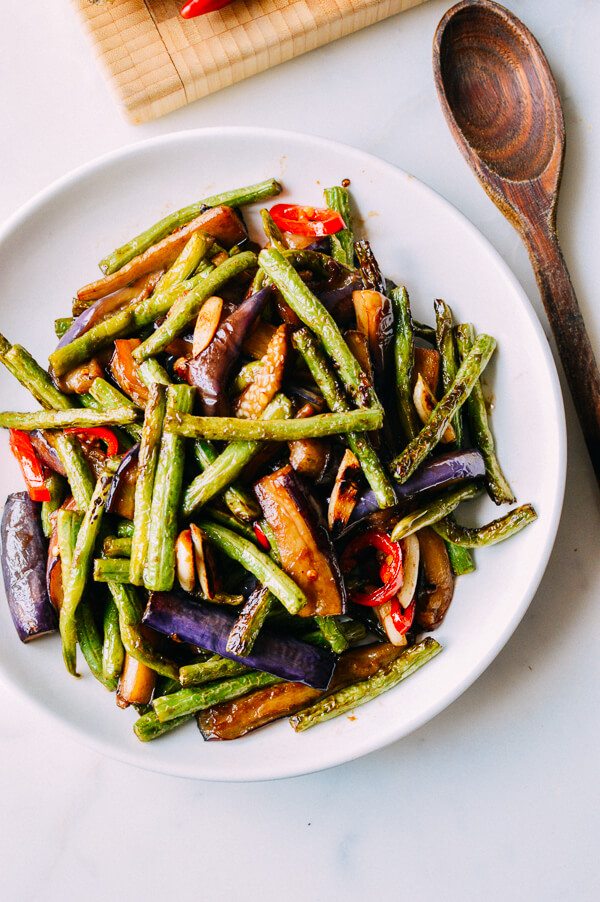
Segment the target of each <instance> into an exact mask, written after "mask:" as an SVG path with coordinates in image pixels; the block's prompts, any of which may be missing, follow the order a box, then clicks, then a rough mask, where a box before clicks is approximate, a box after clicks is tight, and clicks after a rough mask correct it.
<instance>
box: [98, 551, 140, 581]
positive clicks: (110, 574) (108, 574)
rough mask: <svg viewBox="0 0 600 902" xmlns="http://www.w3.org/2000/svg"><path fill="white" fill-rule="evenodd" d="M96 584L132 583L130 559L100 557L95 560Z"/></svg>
mask: <svg viewBox="0 0 600 902" xmlns="http://www.w3.org/2000/svg"><path fill="white" fill-rule="evenodd" d="M93 578H94V582H97V583H108V582H113V583H127V584H130V583H131V577H130V575H129V558H128V557H111V558H104V557H99V558H96V559H95V560H94V569H93Z"/></svg>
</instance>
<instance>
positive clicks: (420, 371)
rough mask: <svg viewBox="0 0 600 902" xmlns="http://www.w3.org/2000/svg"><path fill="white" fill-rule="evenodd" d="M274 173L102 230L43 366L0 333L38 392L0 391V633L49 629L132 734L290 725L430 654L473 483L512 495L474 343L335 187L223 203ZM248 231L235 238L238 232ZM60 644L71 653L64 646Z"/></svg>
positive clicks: (461, 552) (476, 534)
mask: <svg viewBox="0 0 600 902" xmlns="http://www.w3.org/2000/svg"><path fill="white" fill-rule="evenodd" d="M280 191H281V186H280V185H279V184H278V182H276V181H275V180H274V179H269V180H267V181H265V182H263V183H260V184H257V185H252V186H250V187H246V188H242V189H238V190H234V191H228V192H225V193H223V194H221V195H216V196H214V197H210V198H207V199H205V200H203V201H200V202H198V203H194V204H191V205H190V206H188V207H186V208H184V209H182V210H179V211H177V212H175V213H173V214H171V215H169V216H167V217H165V218H164V219H162V220H160V221H159V222H157V223H155V224H154V225H153V226H152V227H151V228H149V229H148V230H146V231H145V232H143V233H142V234H140V235H138V236H136V237H135V238H133V239H132V240H131V241H129V242H127V244H125V245H123V246H122V247H119V248H117V250H115V251H113V253H111V254H109V255H108V256H107V257H106V258H105V259H104V260H103V261H101V263H100V268H101V270H102V276H101V278H99V279H97V280H96V281H94V282H92V283H90V284H88V285H85V286H84V287H83V288H81V289H80V290H79V291H78V292H77V296H76V297H75V299H74V301H73V310H72V315H71V316H68V317H64V318H62V319H59V320H56V322H55V331H56V334H57V336H58V338H59V341H58V345H57V347H56V349H55V350H54V351H52V353H51V354H50V358H49V366H48V368H47V369H46V368H44V367H43V366H42V365H40V364H39V363H37V362H36V360H34V358H33V357H32V356H31V355H30V354H29V353H28V351H26V350H25V348H23V347H22V346H20V345H12V344H11V343H10V342H9V341H8V340H7V339H6V338H4V337H3V336H0V361H1V362H2V363H3V364H4V366H5V367H6V369H7V370H8V371H9V373H10V374H11V375H12V376H13V377H14V378H16V379H17V380H18V381H19V382H20V383H21V384H22V385H23V386H24V387H25V388H27V389H28V390H29V391H30V392H31V394H32V395H33V397H34V399H35V400H36V401H37V402H38V404H39V409H38V410H37V411H35V412H27V413H25V412H23V413H20V412H6V413H0V426H2V427H5V428H6V429H8V430H10V433H9V435H10V448H11V451H12V453H13V454H14V456H15V457H16V459H17V461H18V463H19V465H20V468H21V471H22V474H23V478H24V480H25V484H26V491H22V492H17V493H15V494H12V495H10V496H9V497H8V499H7V501H6V505H5V508H4V515H3V518H2V524H1V534H2V570H3V576H4V584H5V589H6V596H7V599H8V604H9V606H10V611H11V614H12V618H13V620H14V624H15V627H16V629H17V632H18V635H19V637H20V639H21V640H22V641H23V642H27V641H29V640H30V639H33V638H36V637H38V636H41V635H44V634H46V633H52V632H58V633H59V635H60V642H61V644H62V655H63V659H64V663H65V666H66V669H67V671H68V672H69V673H70V674H72V675H73V676H77V675H78V674H79V668H80V666H81V661H80V660H79V661H78V657H82V658H83V659H85V663H86V664H87V667H88V668H89V671H90V672H91V674H92V675H93V676H94V677H95V678H96V679H97V680H98V681H99V682H100V683H102V685H103V686H104V687H106V689H107V690H108V691H109V692H111V693H115V696H116V702H117V705H118V706H119V707H121V708H126V707H128V706H134V708H135V709H136V710H137V711H138V713H139V718H138V720H137V721H136V722H135V724H134V731H135V733H136V735H137V736H138V738H139V739H140V740H142V741H148V740H151V739H156V738H157V737H160V736H162V735H164V734H165V733H167V732H169V731H171V730H173V729H175V728H176V727H179V726H181V725H182V724H184V723H186V722H187V721H190V720H192V719H196V720H197V723H198V726H199V728H200V731H201V733H202V735H203V736H204V738H205V739H222V740H223V739H236V738H238V737H241V736H243V735H244V734H246V733H248V732H250V731H252V730H255V729H257V728H258V727H262V726H264V725H266V724H269V723H271V722H272V721H275V720H277V719H279V718H282V717H288V718H289V720H290V723H291V725H292V727H293V728H294V730H296V731H298V732H301V731H303V730H307V729H309V728H310V727H313V726H314V725H316V724H319V723H322V722H323V721H326V720H329V719H330V718H332V717H336V716H338V715H340V714H343V713H345V712H349V711H351V710H353V709H355V708H357V707H358V706H359V705H362V704H364V703H365V702H367V701H369V700H370V699H372V698H375V697H377V696H378V695H380V694H381V693H383V692H385V691H387V690H388V689H391V688H393V687H394V686H396V685H397V684H398V683H400V682H401V681H402V680H404V679H405V678H406V677H408V676H409V675H410V674H412V673H413V672H414V671H416V670H417V669H419V668H420V667H422V666H423V665H424V664H426V663H427V662H428V661H430V659H432V658H433V657H434V656H435V655H437V654H438V653H439V652H440V651H441V646H440V644H439V643H438V642H437V641H436V640H435V639H434V638H432V637H431V636H429V635H425V634H426V633H429V632H430V631H432V630H435V629H436V627H438V626H439V625H440V624H441V623H442V621H443V619H444V617H445V616H446V614H447V612H448V609H449V607H450V604H451V601H452V597H453V595H454V591H455V583H456V578H457V577H458V576H461V575H466V574H469V573H470V572H471V571H473V570H474V569H475V560H474V557H473V551H472V549H474V548H479V547H480V546H483V545H492V544H494V543H495V542H500V541H503V540H504V539H507V538H509V537H510V536H512V535H514V534H515V533H517V532H518V531H520V530H521V529H523V528H524V527H525V526H527V525H528V524H529V523H531V522H532V521H533V520H535V517H536V514H535V511H534V510H533V508H532V507H531V505H529V504H525V505H522V506H520V507H513V508H512V509H510V510H509V512H508V513H505V514H504V515H503V516H500V517H499V518H498V519H496V520H494V521H493V522H491V523H488V524H486V525H483V526H480V527H478V528H475V527H472V526H468V527H467V526H462V525H460V516H459V519H455V515H456V514H457V508H459V505H461V504H463V503H466V502H468V501H471V500H472V499H475V498H477V497H478V496H479V495H481V494H482V493H483V492H487V493H488V495H489V496H490V497H491V498H492V499H493V501H494V502H495V503H496V504H498V505H505V504H513V502H515V498H514V495H513V492H512V490H511V488H510V486H509V484H508V482H507V479H506V477H505V476H504V474H503V472H502V470H501V468H500V464H499V463H498V459H497V456H496V451H495V445H494V438H493V435H492V431H491V428H490V420H489V411H488V406H487V404H486V398H485V394H484V388H483V386H482V382H481V377H482V374H483V372H484V370H485V367H486V366H487V364H488V362H489V360H490V358H491V357H492V355H493V353H494V349H495V345H496V342H495V341H494V339H493V338H492V337H491V336H490V335H486V334H483V333H482V334H478V333H477V332H476V330H475V328H474V326H473V325H471V324H470V323H456V322H455V320H454V318H453V314H452V311H451V309H450V307H449V306H448V304H446V303H445V302H444V301H442V300H436V301H435V303H434V307H433V311H432V322H431V325H426V324H423V323H420V322H416V321H415V320H413V318H412V315H411V308H410V302H409V297H408V294H407V291H406V289H405V288H403V287H402V286H400V285H396V284H394V283H393V282H392V281H390V280H389V279H388V278H386V277H385V276H384V275H382V272H381V270H380V267H379V264H378V262H377V259H376V256H375V254H374V252H373V249H372V248H371V246H370V244H369V242H368V241H367V240H365V238H362V237H358V236H357V235H355V233H354V230H353V225H352V212H351V209H352V203H351V197H350V194H349V191H348V187H347V186H345V187H342V186H336V187H332V188H329V189H327V190H326V191H325V194H324V199H323V201H322V203H321V204H320V206H318V207H312V206H308V205H298V204H293V203H276V204H275V205H273V206H271V209H270V210H267V209H263V210H262V211H261V219H262V225H263V230H264V235H263V237H262V238H261V239H260V243H256V242H255V240H254V239H255V238H256V236H252V237H251V236H249V234H248V231H247V228H246V224H245V222H244V218H243V215H242V213H241V211H240V208H241V207H243V206H244V205H246V204H252V203H257V202H262V201H265V200H267V199H269V198H271V197H274V196H276V195H278V194H279V193H280ZM261 245H262V247H261ZM78 650H79V654H78Z"/></svg>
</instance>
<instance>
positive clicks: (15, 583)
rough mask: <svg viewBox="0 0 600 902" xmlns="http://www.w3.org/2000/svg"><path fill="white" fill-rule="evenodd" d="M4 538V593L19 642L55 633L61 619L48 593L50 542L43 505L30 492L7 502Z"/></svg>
mask: <svg viewBox="0 0 600 902" xmlns="http://www.w3.org/2000/svg"><path fill="white" fill-rule="evenodd" d="M0 536H1V538H2V575H3V577H4V589H5V591H6V598H7V600H8V606H9V608H10V613H11V616H12V619H13V623H14V625H15V628H16V630H17V633H18V634H19V639H20V640H21V642H29V641H30V639H35V638H37V637H38V636H43V635H45V634H46V633H52V632H54V631H55V630H56V629H57V627H58V618H57V615H56V611H55V610H54V607H53V606H52V604H51V602H50V599H49V598H48V592H47V589H46V560H47V551H46V540H45V538H44V534H43V532H42V523H41V520H40V511H39V505H38V504H35V502H33V501H32V500H31V499H30V497H29V495H28V494H27V492H15V493H14V494H13V495H9V496H8V498H7V499H6V504H5V505H4V513H3V514H2V523H1V525H0Z"/></svg>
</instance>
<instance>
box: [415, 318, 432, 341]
mask: <svg viewBox="0 0 600 902" xmlns="http://www.w3.org/2000/svg"><path fill="white" fill-rule="evenodd" d="M412 327H413V332H414V334H415V336H416V337H417V338H422V339H423V341H428V342H429V344H430V345H435V343H436V334H435V329H434V328H433V326H428V325H427V323H420V322H419V321H418V320H416V319H413V321H412Z"/></svg>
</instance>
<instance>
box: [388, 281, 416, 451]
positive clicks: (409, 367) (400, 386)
mask: <svg viewBox="0 0 600 902" xmlns="http://www.w3.org/2000/svg"><path fill="white" fill-rule="evenodd" d="M390 300H391V302H392V308H393V311H394V323H395V334H394V362H395V370H396V403H397V407H398V417H399V419H400V425H401V426H402V431H403V432H404V435H405V437H406V439H407V441H410V440H411V439H413V438H414V437H415V436H416V435H417V434H418V432H419V429H420V426H421V424H420V422H419V417H418V416H417V411H416V410H415V407H414V404H413V392H412V375H413V369H414V365H415V352H414V336H413V323H412V316H411V312H410V301H409V299H408V292H407V291H406V288H394V289H393V290H392V291H391V292H390Z"/></svg>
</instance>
